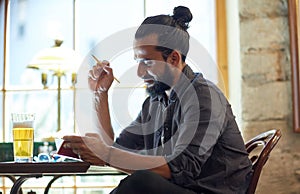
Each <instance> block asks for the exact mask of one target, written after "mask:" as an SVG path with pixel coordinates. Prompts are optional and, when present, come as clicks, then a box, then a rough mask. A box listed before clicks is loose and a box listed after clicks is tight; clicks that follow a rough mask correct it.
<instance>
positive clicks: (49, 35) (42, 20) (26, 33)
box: [7, 0, 73, 87]
mask: <svg viewBox="0 0 300 194" xmlns="http://www.w3.org/2000/svg"><path fill="white" fill-rule="evenodd" d="M10 2H11V3H10V22H9V24H10V27H9V30H10V31H9V33H8V35H9V36H10V38H9V60H8V67H9V68H8V77H7V80H8V86H18V87H20V86H26V87H28V86H31V87H35V86H38V87H41V85H40V81H36V80H35V81H33V80H34V79H36V77H37V79H39V78H40V76H39V75H37V74H33V72H32V71H29V70H28V69H26V67H27V65H28V63H29V62H30V60H31V59H32V58H33V56H34V55H35V54H36V53H37V52H38V51H40V50H42V49H44V48H48V47H51V46H53V45H54V39H55V38H60V39H63V40H64V43H63V45H62V46H67V47H70V48H72V45H73V43H72V41H73V6H72V5H73V4H72V3H73V0H43V1H39V0H26V1H25V0H19V1H10ZM24 74H25V75H29V76H24Z"/></svg>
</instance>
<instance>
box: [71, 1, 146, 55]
mask: <svg viewBox="0 0 300 194" xmlns="http://www.w3.org/2000/svg"><path fill="white" fill-rule="evenodd" d="M76 3H77V5H76V9H77V10H78V11H77V15H76V17H77V23H76V24H77V29H76V30H77V36H78V37H77V39H78V42H77V46H78V50H79V51H80V53H81V54H82V56H85V55H86V54H87V52H89V51H90V50H91V49H92V48H93V47H94V46H96V45H97V44H98V43H99V41H101V40H103V39H105V38H107V37H108V36H110V35H112V34H113V33H115V32H118V31H120V30H124V29H126V28H129V27H133V26H138V25H139V24H140V23H141V22H142V20H143V18H144V11H143V10H144V2H143V1H141V0H122V1H120V0H110V1H99V0H89V1H86V0H78V1H76ZM111 46H114V45H111Z"/></svg>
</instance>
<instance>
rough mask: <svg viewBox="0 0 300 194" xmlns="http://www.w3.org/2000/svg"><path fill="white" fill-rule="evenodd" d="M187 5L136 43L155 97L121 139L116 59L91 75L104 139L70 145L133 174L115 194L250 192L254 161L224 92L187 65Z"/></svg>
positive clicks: (147, 26)
mask: <svg viewBox="0 0 300 194" xmlns="http://www.w3.org/2000/svg"><path fill="white" fill-rule="evenodd" d="M191 20H192V14H191V12H190V10H189V9H188V8H186V7H183V6H179V7H176V8H174V15H173V16H169V15H158V16H153V17H148V18H146V19H145V20H144V22H143V23H142V25H141V26H140V27H139V28H138V30H137V32H136V34H135V41H134V57H135V59H136V60H137V62H138V70H137V74H138V76H139V77H140V78H142V79H143V80H144V82H145V84H146V86H147V92H148V93H149V97H148V98H147V99H146V100H145V101H144V103H143V106H142V110H141V112H140V114H139V116H138V117H137V119H136V120H135V121H133V122H132V123H131V124H130V125H129V126H128V127H127V128H125V129H124V130H123V131H122V132H121V134H120V136H119V137H118V138H116V140H115V142H113V141H112V140H114V133H113V129H112V126H111V123H110V114H109V108H108V90H109V88H110V86H111V84H112V82H113V79H114V77H113V71H112V69H111V68H110V67H109V62H107V61H104V62H102V63H98V64H97V65H96V66H94V67H93V69H92V70H90V74H89V86H90V88H91V90H92V91H94V93H95V107H96V111H97V118H98V120H99V123H98V124H99V134H86V136H84V137H79V136H65V137H64V140H65V141H66V142H67V144H66V146H67V147H70V148H72V149H73V152H75V153H78V154H80V156H81V158H82V159H83V160H84V161H87V162H90V163H91V164H94V165H110V166H112V167H115V168H117V169H120V170H122V171H124V172H126V173H128V174H129V175H128V177H126V178H125V179H124V180H122V181H121V183H120V184H119V185H118V187H117V188H116V189H114V190H113V191H112V193H126V194H135V193H136V194H142V193H155V194H157V193H172V194H174V193H175V194H176V193H181V194H182V193H187V194H195V193H226V194H227V193H245V192H246V190H247V187H248V184H249V181H250V178H251V167H252V166H251V162H250V160H249V159H248V153H247V152H246V150H245V146H244V142H243V139H242V137H241V134H240V131H239V129H238V126H237V124H236V122H235V118H234V115H233V114H232V110H231V107H230V105H229V103H228V102H227V100H226V99H225V97H224V96H223V94H222V92H221V91H220V90H219V89H218V88H217V87H216V86H215V85H214V84H212V83H211V82H209V81H208V80H205V79H204V78H203V76H202V74H197V73H194V72H193V71H192V70H191V68H190V67H189V66H188V65H187V64H186V63H185V59H186V55H187V53H188V50H189V34H188V32H187V29H188V23H189V22H190V21H191Z"/></svg>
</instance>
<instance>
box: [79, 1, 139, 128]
mask: <svg viewBox="0 0 300 194" xmlns="http://www.w3.org/2000/svg"><path fill="white" fill-rule="evenodd" d="M76 3H77V4H76V10H77V11H78V12H77V13H78V14H77V15H76V18H78V20H77V23H76V24H78V25H77V33H76V34H77V39H76V40H78V41H77V44H76V45H77V46H78V49H77V50H78V51H80V53H81V55H82V56H86V57H89V58H91V56H90V54H95V53H94V52H93V50H97V49H98V48H99V47H101V48H104V49H105V52H96V56H97V57H98V58H99V59H100V60H103V59H106V60H109V61H110V63H111V66H112V68H113V69H114V75H115V77H117V78H118V79H119V80H120V81H121V83H120V84H119V83H116V82H114V84H113V86H112V89H111V90H110V92H111V95H110V97H111V99H110V101H109V103H110V110H111V119H112V121H111V122H112V125H113V128H114V130H115V134H118V132H119V131H120V130H121V129H122V128H124V127H125V126H126V125H128V124H129V122H131V121H132V120H133V119H134V118H135V117H136V116H137V112H138V111H139V110H140V108H141V103H139V102H140V101H142V100H143V96H139V95H136V93H137V91H140V92H142V93H143V94H144V88H139V89H137V91H136V87H137V86H138V83H137V82H133V80H135V81H137V79H138V77H137V75H136V68H135V67H134V66H135V65H136V63H135V61H134V60H133V52H132V44H133V39H134V34H133V33H132V34H130V37H128V36H126V35H123V36H122V33H123V34H124V32H125V33H126V32H128V31H127V30H128V29H129V28H132V27H136V26H139V25H140V23H141V22H142V21H143V19H144V2H143V1H140V0H122V1H119V0H111V1H97V0H90V1H86V0H78V1H76ZM129 31H130V30H129ZM131 31H132V30H131ZM120 35H121V36H120ZM120 37H121V38H123V39H122V40H120V41H124V39H125V42H126V41H127V42H126V43H127V44H126V45H125V47H124V46H123V44H122V43H123V42H122V43H120V42H115V41H117V40H118V38H120ZM110 38H111V39H110ZM104 40H111V41H109V43H108V44H104V43H103V42H104ZM106 43H107V42H106ZM122 46H123V47H122ZM100 50H101V49H100ZM128 50H129V51H128ZM90 51H92V52H90ZM112 52H113V53H112ZM106 53H112V54H111V55H106ZM87 63H88V64H82V65H90V66H92V65H93V64H96V63H95V61H94V60H93V59H92V60H91V61H88V62H87ZM84 77H87V76H84ZM138 81H140V82H141V80H140V79H138ZM133 91H135V92H133ZM118 94H119V95H118ZM128 94H130V95H131V97H130V99H134V100H132V101H129V99H128V98H126V99H124V95H128ZM144 96H145V95H144ZM76 103H84V102H83V101H81V102H76ZM79 111H81V112H80V113H78V114H83V113H82V110H79ZM76 114H77V113H76ZM78 114H77V115H78ZM87 114H89V113H87ZM77 118H78V117H77ZM80 118H81V117H79V119H80ZM80 127H82V126H79V128H80Z"/></svg>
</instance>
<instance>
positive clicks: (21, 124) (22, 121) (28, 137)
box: [11, 113, 35, 162]
mask: <svg viewBox="0 0 300 194" xmlns="http://www.w3.org/2000/svg"><path fill="white" fill-rule="evenodd" d="M11 116H12V125H13V129H12V133H13V148H14V160H15V162H32V157H33V141H34V130H33V124H34V120H35V114H32V113H12V114H11Z"/></svg>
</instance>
